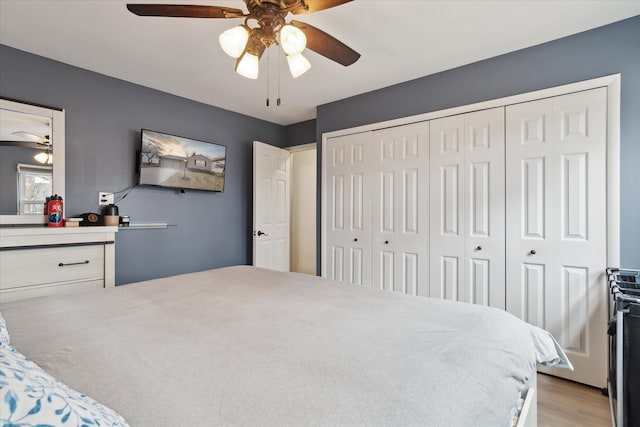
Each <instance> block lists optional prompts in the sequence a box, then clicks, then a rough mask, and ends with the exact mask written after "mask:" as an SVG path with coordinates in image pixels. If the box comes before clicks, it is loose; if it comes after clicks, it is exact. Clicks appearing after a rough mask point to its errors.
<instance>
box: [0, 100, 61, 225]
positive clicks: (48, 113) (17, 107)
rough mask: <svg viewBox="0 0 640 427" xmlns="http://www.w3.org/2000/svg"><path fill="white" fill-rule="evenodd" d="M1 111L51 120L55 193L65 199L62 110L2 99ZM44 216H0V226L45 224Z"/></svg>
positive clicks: (0, 103)
mask: <svg viewBox="0 0 640 427" xmlns="http://www.w3.org/2000/svg"><path fill="white" fill-rule="evenodd" d="M0 109H2V110H11V111H17V112H19V113H25V114H33V115H36V116H41V117H46V118H49V119H51V142H52V144H53V145H54V148H53V193H54V194H58V195H60V196H62V197H63V198H64V197H65V192H64V190H65V182H64V178H65V167H64V159H65V141H64V137H65V119H64V110H63V109H62V108H56V107H49V106H46V105H40V104H33V103H30V102H24V101H19V100H17V99H11V98H0ZM45 222H46V218H45V217H44V215H0V225H31V224H33V225H39V224H45Z"/></svg>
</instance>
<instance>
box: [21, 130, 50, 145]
mask: <svg viewBox="0 0 640 427" xmlns="http://www.w3.org/2000/svg"><path fill="white" fill-rule="evenodd" d="M12 134H13V135H20V136H23V137H25V138H27V139H28V140H30V141H33V142H37V143H38V144H42V145H49V135H45V136H40V135H36V134H35V133H31V132H25V131H23V130H19V131H17V132H12Z"/></svg>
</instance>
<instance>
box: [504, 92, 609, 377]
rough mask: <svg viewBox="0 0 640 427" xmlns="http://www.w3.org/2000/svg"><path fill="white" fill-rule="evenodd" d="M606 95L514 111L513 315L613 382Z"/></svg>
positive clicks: (580, 370)
mask: <svg viewBox="0 0 640 427" xmlns="http://www.w3.org/2000/svg"><path fill="white" fill-rule="evenodd" d="M606 97H607V93H606V89H605V88H601V89H594V90H590V91H585V92H578V93H574V94H570V95H564V96H559V97H555V98H549V99H544V100H540V101H534V102H527V103H523V104H518V105H513V106H509V107H507V123H506V124H507V150H506V155H507V212H508V214H507V239H506V241H507V270H506V271H507V284H508V286H507V309H508V310H509V311H510V312H511V313H513V314H515V315H516V316H518V317H520V318H522V319H523V320H525V321H527V322H529V323H532V324H534V325H536V326H539V327H542V328H544V329H547V330H549V331H550V332H551V333H552V334H553V335H554V336H555V337H556V338H557V339H558V341H559V342H560V344H561V345H562V347H563V348H564V349H565V350H566V351H567V354H568V356H569V358H570V359H571V362H572V363H573V365H574V367H575V368H576V370H575V371H574V372H570V371H567V370H551V372H552V373H553V374H554V375H558V376H562V377H565V378H569V379H572V380H576V381H579V382H583V383H586V384H591V385H594V386H597V387H603V386H604V385H605V382H606V376H607V375H606V352H607V341H606V331H605V329H606V314H605V313H606V298H607V293H606V292H607V291H606V283H605V280H604V277H603V271H604V268H605V267H606V205H605V202H606V182H607V180H606V178H607V177H606Z"/></svg>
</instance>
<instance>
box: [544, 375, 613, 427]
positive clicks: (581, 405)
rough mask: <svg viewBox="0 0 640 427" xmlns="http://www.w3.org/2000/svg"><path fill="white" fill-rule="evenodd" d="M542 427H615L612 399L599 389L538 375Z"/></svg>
mask: <svg viewBox="0 0 640 427" xmlns="http://www.w3.org/2000/svg"><path fill="white" fill-rule="evenodd" d="M538 426H539V427H611V413H610V411H609V399H608V398H607V397H606V396H604V395H603V394H602V393H601V392H600V390H599V389H597V388H593V387H589V386H586V385H582V384H578V383H574V382H572V381H567V380H563V379H560V378H556V377H552V376H550V375H545V374H538Z"/></svg>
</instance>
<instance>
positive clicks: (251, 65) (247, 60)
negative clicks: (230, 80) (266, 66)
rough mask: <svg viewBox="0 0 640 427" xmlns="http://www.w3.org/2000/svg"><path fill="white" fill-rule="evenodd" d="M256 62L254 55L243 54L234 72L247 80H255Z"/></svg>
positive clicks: (256, 74)
mask: <svg viewBox="0 0 640 427" xmlns="http://www.w3.org/2000/svg"><path fill="white" fill-rule="evenodd" d="M258 61H259V58H258V57H257V56H256V55H254V54H252V53H249V52H245V53H244V55H242V58H240V61H238V65H236V72H237V73H238V74H240V75H241V76H244V77H246V78H248V79H254V80H255V79H257V78H258V71H259V67H258Z"/></svg>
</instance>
